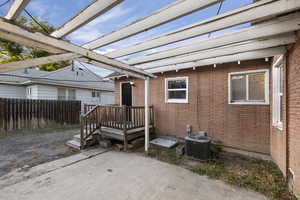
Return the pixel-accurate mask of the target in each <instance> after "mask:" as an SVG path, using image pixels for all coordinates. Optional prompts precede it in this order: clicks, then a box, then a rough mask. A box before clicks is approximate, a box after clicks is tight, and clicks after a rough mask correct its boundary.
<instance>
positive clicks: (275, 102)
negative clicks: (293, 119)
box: [272, 55, 285, 131]
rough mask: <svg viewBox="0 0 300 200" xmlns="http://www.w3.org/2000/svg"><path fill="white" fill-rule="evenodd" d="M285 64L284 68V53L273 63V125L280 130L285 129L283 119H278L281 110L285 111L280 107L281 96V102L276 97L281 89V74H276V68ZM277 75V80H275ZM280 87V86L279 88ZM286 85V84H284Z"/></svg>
mask: <svg viewBox="0 0 300 200" xmlns="http://www.w3.org/2000/svg"><path fill="white" fill-rule="evenodd" d="M282 64H283V68H284V67H285V62H284V55H282V56H280V57H279V58H278V59H277V61H276V62H275V63H274V64H273V66H272V94H273V95H272V96H273V98H272V126H273V127H275V128H277V129H279V130H281V131H282V130H283V119H281V121H278V119H279V118H280V114H281V112H283V110H282V108H281V109H280V104H281V102H280V97H279V98H278V97H277V98H278V99H279V102H278V99H276V94H278V93H279V92H278V90H280V82H279V81H280V78H279V80H278V77H277V75H280V74H276V73H275V70H274V69H275V68H277V67H279V66H280V65H282ZM275 77H276V80H275ZM278 84H279V86H278ZM278 87H279V88H278ZM283 87H284V86H283ZM279 95H282V96H283V95H284V94H283V93H281V94H279Z"/></svg>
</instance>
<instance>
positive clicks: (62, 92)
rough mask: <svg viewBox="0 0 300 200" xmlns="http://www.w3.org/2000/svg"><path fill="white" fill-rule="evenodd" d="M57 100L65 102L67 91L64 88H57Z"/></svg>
mask: <svg viewBox="0 0 300 200" xmlns="http://www.w3.org/2000/svg"><path fill="white" fill-rule="evenodd" d="M57 99H58V100H67V90H66V89H64V88H58V90H57Z"/></svg>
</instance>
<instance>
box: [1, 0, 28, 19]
mask: <svg viewBox="0 0 300 200" xmlns="http://www.w3.org/2000/svg"><path fill="white" fill-rule="evenodd" d="M29 2H30V0H15V1H14V3H13V4H12V5H11V7H10V9H9V10H8V12H7V14H6V16H5V18H6V19H8V20H15V19H16V18H17V17H19V16H20V14H21V12H22V11H23V10H24V8H25V7H26V6H27V4H28V3H29Z"/></svg>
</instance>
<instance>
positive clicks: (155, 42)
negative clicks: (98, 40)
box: [106, 0, 300, 58]
mask: <svg viewBox="0 0 300 200" xmlns="http://www.w3.org/2000/svg"><path fill="white" fill-rule="evenodd" d="M297 9H300V1H299V0H289V1H286V0H276V1H274V0H263V1H258V2H256V3H252V4H250V5H247V6H244V7H242V8H238V9H235V10H233V11H228V12H226V13H224V14H221V15H218V16H215V17H212V18H210V19H207V20H204V21H201V22H198V23H195V24H192V25H189V26H186V27H184V28H180V29H178V30H174V31H172V32H170V33H166V34H162V35H160V36H158V37H155V38H153V39H150V40H146V41H143V42H138V43H136V44H133V45H130V46H128V47H124V48H122V49H117V50H115V51H112V52H109V53H107V54H106V55H107V56H108V57H111V58H117V57H122V56H126V55H130V54H133V53H137V52H141V51H145V50H149V49H153V48H156V47H161V46H164V45H167V44H171V43H174V42H179V41H182V40H186V39H190V38H193V37H197V36H201V35H204V34H207V33H210V32H215V31H218V30H222V29H225V28H229V27H232V26H235V25H239V24H244V23H247V22H252V21H257V20H262V19H266V18H270V17H274V16H276V15H280V14H282V13H288V12H291V11H294V10H297Z"/></svg>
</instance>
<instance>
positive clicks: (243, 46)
mask: <svg viewBox="0 0 300 200" xmlns="http://www.w3.org/2000/svg"><path fill="white" fill-rule="evenodd" d="M295 42H296V36H295V34H294V33H289V34H284V35H279V36H274V37H271V38H267V39H261V40H255V41H248V42H243V43H238V44H234V45H228V46H225V47H220V48H215V49H211V50H206V51H199V52H196V53H192V54H188V55H183V56H178V57H175V58H169V59H164V60H159V61H157V62H150V63H145V64H142V65H136V66H135V67H138V68H141V69H152V68H156V67H163V66H168V65H174V64H181V63H186V62H193V61H198V60H203V59H208V58H215V57H220V56H226V55H232V54H235V53H243V52H247V51H255V50H260V49H266V48H271V47H278V46H284V45H288V44H292V43H295ZM0 66H1V65H0Z"/></svg>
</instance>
